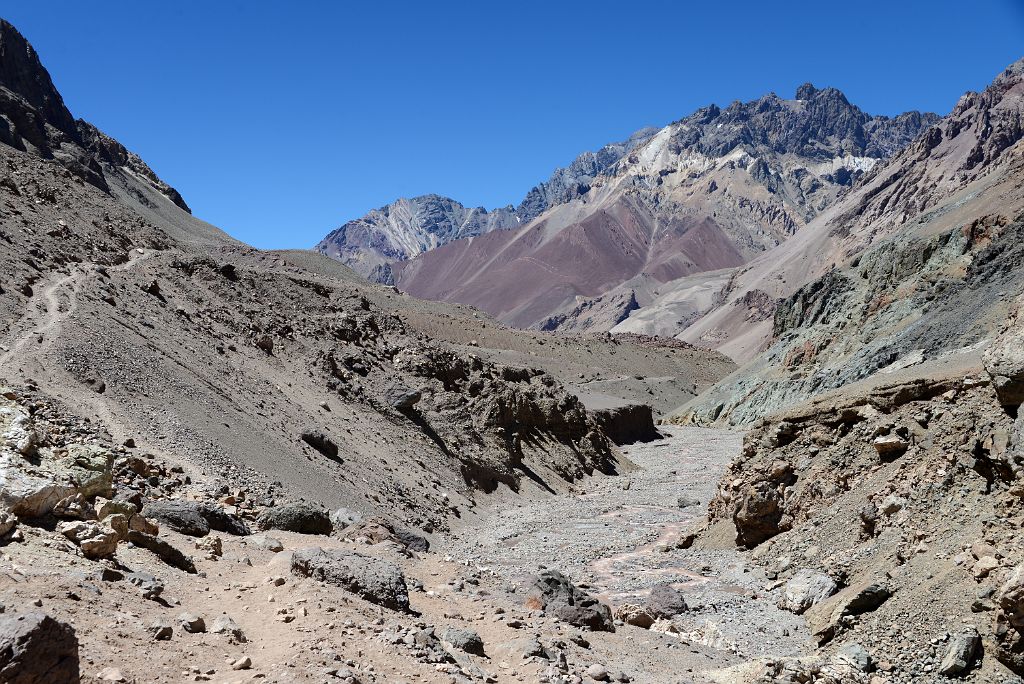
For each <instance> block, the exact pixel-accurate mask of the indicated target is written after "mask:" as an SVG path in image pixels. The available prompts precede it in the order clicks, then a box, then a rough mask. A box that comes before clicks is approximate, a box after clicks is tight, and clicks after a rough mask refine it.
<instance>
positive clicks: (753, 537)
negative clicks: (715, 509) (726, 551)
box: [732, 481, 788, 548]
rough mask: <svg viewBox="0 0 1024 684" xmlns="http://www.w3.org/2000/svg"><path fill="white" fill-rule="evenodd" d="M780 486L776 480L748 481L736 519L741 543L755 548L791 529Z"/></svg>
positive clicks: (739, 502)
mask: <svg viewBox="0 0 1024 684" xmlns="http://www.w3.org/2000/svg"><path fill="white" fill-rule="evenodd" d="M784 518H785V509H784V507H783V503H782V496H781V495H780V494H779V491H778V486H777V485H776V484H775V483H773V482H767V481H765V482H756V483H754V484H750V485H747V486H746V487H745V488H744V489H743V490H742V491H741V492H740V493H739V495H738V499H737V502H736V508H735V510H734V511H733V516H732V520H733V523H734V524H735V525H736V541H737V543H739V544H741V545H743V546H747V547H750V548H753V547H755V546H757V545H758V544H760V543H761V542H763V541H765V540H767V539H771V538H772V537H774V536H775V535H777V534H779V533H780V532H784V531H785V530H786V529H788V524H787V523H786V521H785V520H784Z"/></svg>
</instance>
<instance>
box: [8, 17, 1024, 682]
mask: <svg viewBox="0 0 1024 684" xmlns="http://www.w3.org/2000/svg"><path fill="white" fill-rule="evenodd" d="M1022 103H1024V62H1017V63H1015V64H1014V65H1011V66H1010V67H1009V68H1008V69H1007V70H1006V71H1005V72H1003V73H1002V74H1000V75H999V76H998V77H997V78H996V79H995V80H994V81H993V83H992V84H991V85H990V86H989V87H988V88H987V89H986V90H984V92H981V93H968V94H966V95H964V96H963V98H962V99H961V101H960V103H959V104H958V105H957V107H956V108H955V109H954V111H953V112H952V113H951V114H950V115H948V116H946V117H941V118H940V117H938V116H937V115H931V114H920V113H917V112H910V113H908V114H905V115H901V116H900V117H895V118H891V119H890V118H886V117H873V116H870V115H868V114H865V113H864V112H862V111H861V110H860V109H858V108H856V107H854V106H853V105H851V104H850V103H849V102H848V101H846V99H845V97H844V96H843V95H842V94H841V93H839V92H838V91H836V90H834V89H824V90H818V89H816V88H814V87H813V86H811V85H810V84H807V85H805V86H802V87H801V88H800V90H799V91H798V92H797V93H796V97H795V98H794V99H791V100H783V99H780V98H778V97H776V96H774V95H771V96H766V97H765V98H762V99H761V100H758V101H755V102H748V103H735V104H734V105H732V106H730V107H728V108H725V109H719V108H718V107H711V108H707V109H702V110H700V111H698V112H696V113H694V114H692V115H690V116H689V117H687V118H685V119H682V120H680V121H678V122H676V123H674V124H671V125H670V126H669V127H666V128H664V129H661V130H660V131H659V130H653V129H650V130H648V129H645V130H643V131H640V132H639V133H637V134H636V135H634V136H633V137H631V138H629V139H628V140H627V141H625V142H622V143H615V144H613V145H609V146H607V147H605V148H603V149H602V150H600V151H599V152H596V153H587V154H585V155H583V156H581V157H580V158H578V159H577V160H576V161H575V162H574V163H573V164H572V165H571V166H570V167H567V168H565V169H561V170H559V171H557V172H556V173H555V174H554V175H553V176H552V178H551V179H549V180H548V181H545V182H544V183H542V184H540V185H538V186H537V187H536V188H534V189H533V190H532V191H531V192H530V193H529V194H528V196H527V197H526V199H525V200H524V201H523V202H522V203H521V204H520V205H519V206H517V207H508V208H505V209H502V210H495V211H491V212H487V211H484V210H482V209H471V208H466V207H464V206H462V205H461V204H458V203H457V202H454V200H447V199H446V198H443V197H440V196H437V195H427V196H422V197H417V198H414V199H412V200H401V201H399V202H396V203H395V204H393V205H389V206H387V207H382V208H381V209H380V210H377V211H376V212H373V213H372V214H371V215H369V216H368V217H364V218H363V219H359V220H356V221H353V222H349V223H347V224H345V226H343V227H342V228H341V229H339V230H338V231H335V232H334V233H332V234H331V235H330V236H328V238H327V239H325V242H324V243H322V244H321V245H320V247H319V248H318V249H317V250H315V251H304V250H277V251H268V250H258V249H255V248H253V247H250V246H248V245H245V244H243V243H241V242H239V241H237V240H235V239H233V238H231V237H229V236H228V235H227V234H225V233H224V232H222V231H221V230H219V229H218V228H216V227H214V226H212V225H210V224H207V223H205V222H203V221H201V220H199V219H197V218H195V217H193V216H192V214H191V212H190V210H189V206H188V204H187V203H186V198H183V197H182V196H181V194H180V193H178V191H177V190H175V189H174V188H172V187H170V186H169V185H168V184H167V183H165V182H164V181H163V180H161V179H160V178H159V176H158V175H157V173H156V172H155V171H154V170H153V169H151V168H150V167H149V166H148V165H147V164H146V163H145V162H144V161H143V160H142V159H140V158H139V157H138V156H136V155H134V154H133V153H131V152H129V151H128V150H127V149H126V148H125V147H124V146H122V145H121V144H120V143H118V142H117V141H115V140H113V139H112V138H109V137H108V136H106V135H105V134H103V133H102V132H100V130H99V129H98V128H96V127H95V126H93V125H92V124H89V123H87V122H85V121H82V120H80V119H75V118H74V116H73V115H72V114H71V111H70V110H69V108H68V106H67V105H65V103H64V101H63V98H62V97H61V95H60V93H59V92H58V91H57V89H56V88H55V87H54V85H53V83H52V82H51V80H50V77H49V74H48V73H47V72H46V70H45V68H44V67H43V64H42V62H41V60H40V58H39V56H38V55H37V54H36V53H35V51H34V50H33V48H32V47H31V46H30V45H29V44H28V43H27V41H26V40H25V39H24V38H23V37H22V36H21V34H20V33H18V31H17V29H15V28H14V27H13V26H12V25H11V24H9V23H7V22H4V21H0V683H10V684H44V683H52V684H65V683H77V682H88V683H92V682H96V683H98V682H133V683H136V684H143V683H148V682H168V683H169V682H181V681H210V682H347V683H348V684H385V683H386V684H392V683H396V684H397V683H402V684H411V683H412V682H439V683H444V684H449V683H455V684H461V683H469V682H524V683H529V684H533V683H538V682H546V683H550V684H570V683H572V684H584V683H587V684H590V683H592V682H635V683H637V684H683V683H686V684H690V683H692V684H697V683H701V684H703V683H706V684H750V683H754V682H758V683H768V682H790V683H800V684H805V683H809V682H817V683H822V684H839V683H843V684H846V683H849V684H898V683H899V684H902V683H910V682H948V681H954V680H958V681H968V682H977V683H979V684H980V683H982V682H985V683H992V684H1010V683H1014V682H1017V683H1020V682H1024V679H1022V676H1024V555H1022V550H1021V548H1020V534H1021V527H1022V525H1024V485H1022V480H1021V473H1022V468H1024V416H1022V415H1021V414H1020V413H1019V407H1020V405H1021V404H1022V403H1024V273H1022V270H1021V269H1022V253H1021V250H1022V247H1021V245H1022V244H1024V243H1022V240H1021V238H1022V226H1024V215H1022V214H1021V212H1022V211H1024V204H1022V200H1021V198H1022V197H1024V192H1022V188H1024V143H1022V142H1021V140H1022V138H1024V104H1022ZM72 104H73V103H72ZM520 223H522V224H523V226H522V227H520V225H519V224H520ZM626 228H629V230H630V231H632V232H629V231H626V232H623V230H624V229H626ZM581 235H585V236H586V237H587V240H585V241H582V242H581V241H580V239H578V238H579V237H580V236H581ZM627 238H628V239H627ZM641 243H642V244H641ZM494 245H499V246H501V249H499V250H497V251H496V252H495V253H499V252H500V253H502V254H505V256H495V255H494V254H495V253H491V252H490V251H488V250H491V248H492V247H493V246H494ZM508 245H516V247H515V248H514V249H520V248H521V252H517V253H516V254H518V256H515V257H514V258H513V257H508V253H507V249H513V247H509V246H508ZM567 245H568V246H567ZM641 248H642V249H641ZM573 249H579V250H581V251H580V252H579V253H586V254H588V255H589V256H590V257H593V262H592V263H591V262H587V261H586V260H581V259H580V258H579V253H576V252H573V251H572V250H573ZM624 254H625V255H626V256H628V257H629V258H624V257H623V255H624ZM452 255H455V256H454V257H453V256H452ZM538 255H541V256H544V255H546V256H545V258H547V259H548V260H547V261H545V260H544V259H541V258H540V256H538ZM331 257H336V258H331ZM484 257H486V258H487V259H495V260H496V261H494V262H493V263H496V264H497V263H499V262H500V265H501V268H500V269H497V270H496V271H492V272H490V273H486V272H481V273H476V274H474V273H471V272H470V270H469V269H468V268H464V266H465V264H466V261H465V260H467V259H468V260H469V261H470V262H473V263H475V264H476V265H477V266H479V265H481V264H485V263H491V262H489V261H486V262H485V261H477V260H478V259H484ZM506 257H508V258H506ZM620 257H623V258H620ZM338 259H340V260H341V261H346V262H349V263H351V264H352V265H353V267H355V269H356V270H353V268H350V267H349V266H347V265H346V264H344V263H341V262H340V261H339V260H338ZM522 261H526V262H529V263H530V264H533V266H537V265H538V264H541V265H544V264H546V267H551V266H552V265H555V266H558V265H559V264H561V265H562V266H566V265H569V266H571V267H572V268H568V269H561V266H559V269H561V270H560V271H559V273H558V274H557V276H558V277H556V278H553V279H541V278H534V277H533V275H531V274H535V272H534V271H533V270H531V269H532V268H533V266H531V268H530V269H526V270H523V269H521V268H519V266H517V264H520V265H521V262H522ZM438 264H440V266H438ZM459 264H462V266H459ZM588 264H590V265H594V264H596V266H595V267H594V268H593V269H591V268H590V266H589V265H588ZM609 264H611V265H612V266H615V268H611V269H610V270H609V269H608V268H606V267H608V265H609ZM597 266H600V268H597ZM620 266H621V268H618V267H620ZM546 267H545V268H546ZM432 268H436V270H435V271H431V269H432ZM559 269H555V270H559ZM616 269H617V270H616ZM541 270H544V269H543V268H542V269H541ZM549 270H550V269H549ZM357 271H358V272H357ZM432 273H433V274H434V275H437V276H438V277H437V278H436V279H435V278H434V277H433V276H432V275H431V274H432ZM593 274H597V276H599V278H598V280H600V282H597V281H595V282H592V283H584V284H585V285H586V287H581V281H580V280H579V278H584V279H585V277H589V275H593ZM449 275H453V278H449V277H448V276H449ZM454 275H457V276H458V278H454ZM365 276H371V277H372V282H371V280H368V279H367V278H366V277H365ZM428 276H429V277H428ZM474 278H481V279H482V280H479V281H477V280H474ZM417 279H423V280H419V281H418V282H419V283H420V285H417V286H415V287H411V288H410V287H403V285H406V286H407V285H408V284H409V283H411V282H417ZM391 283H395V285H393V284H391ZM481 283H484V284H486V285H487V287H482V286H481ZM513 284H515V285H520V284H521V285H523V287H522V288H519V289H515V288H513V287H512V285H513ZM456 285H457V286H458V287H462V288H464V290H463V293H472V294H473V296H474V297H478V298H479V301H477V299H473V301H471V302H470V303H471V304H479V305H480V306H481V307H482V308H481V309H478V308H475V307H474V306H471V305H470V304H467V303H455V302H456V301H468V300H467V299H466V298H465V297H462V296H461V295H459V296H456V294H454V293H455V292H456V290H455V289H452V290H451V291H448V290H445V291H444V292H442V291H441V289H438V288H442V289H444V288H449V287H455V286H456ZM442 286H443V287H442ZM404 290H409V291H404ZM417 294H418V295H422V296H425V297H428V298H426V299H424V298H418V297H416V296H413V295H417ZM499 295H500V296H499ZM431 298H432V299H437V300H439V301H431ZM491 304H493V306H491ZM482 309H486V310H487V311H490V312H491V313H487V311H485V310H482ZM509 323H513V324H515V325H518V326H520V327H509V325H508V324H509Z"/></svg>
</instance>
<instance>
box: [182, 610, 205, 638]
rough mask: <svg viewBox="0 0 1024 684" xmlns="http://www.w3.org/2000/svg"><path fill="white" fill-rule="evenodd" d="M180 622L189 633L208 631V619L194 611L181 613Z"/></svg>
mask: <svg viewBox="0 0 1024 684" xmlns="http://www.w3.org/2000/svg"><path fill="white" fill-rule="evenodd" d="M178 624H179V625H181V628H182V629H183V630H185V631H186V632H188V633H189V634H199V633H201V632H205V631H206V620H204V619H203V618H202V617H200V616H199V615H193V614H192V613H182V614H181V615H179V616H178Z"/></svg>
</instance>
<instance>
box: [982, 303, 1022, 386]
mask: <svg viewBox="0 0 1024 684" xmlns="http://www.w3.org/2000/svg"><path fill="white" fill-rule="evenodd" d="M983 362H984V364H985V370H986V371H988V374H989V375H991V376H992V386H993V387H994V388H995V391H996V396H998V397H999V402H1000V403H1001V404H1003V406H1020V405H1021V404H1024V297H1021V298H1020V299H1018V300H1017V303H1016V305H1015V307H1014V310H1013V311H1012V312H1011V314H1010V317H1009V318H1008V320H1007V322H1006V325H1005V326H1004V328H1003V330H1002V332H1001V333H1000V334H999V335H998V336H997V337H996V338H995V339H994V340H993V341H992V344H991V345H990V346H989V348H988V349H986V350H985V354H984V356H983Z"/></svg>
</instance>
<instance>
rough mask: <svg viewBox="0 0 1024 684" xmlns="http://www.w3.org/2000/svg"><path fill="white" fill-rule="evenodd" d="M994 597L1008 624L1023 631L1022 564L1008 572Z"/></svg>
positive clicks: (1023, 586)
mask: <svg viewBox="0 0 1024 684" xmlns="http://www.w3.org/2000/svg"><path fill="white" fill-rule="evenodd" d="M995 598H996V601H997V602H998V603H999V608H1000V609H1001V610H1002V611H1003V613H1004V614H1005V615H1006V619H1007V621H1008V622H1009V623H1010V625H1012V626H1013V627H1015V628H1016V629H1017V630H1018V631H1024V565H1018V566H1017V567H1016V568H1014V569H1013V571H1012V572H1010V575H1009V577H1008V578H1007V579H1006V581H1005V582H1003V584H1002V585H1001V586H1000V587H999V590H998V592H996V596H995Z"/></svg>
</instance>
